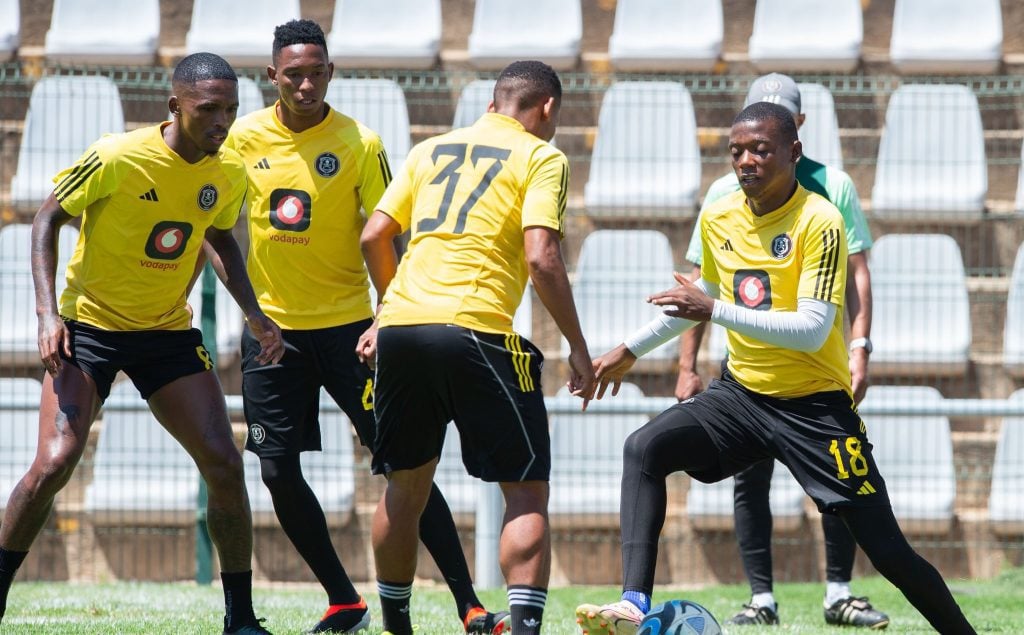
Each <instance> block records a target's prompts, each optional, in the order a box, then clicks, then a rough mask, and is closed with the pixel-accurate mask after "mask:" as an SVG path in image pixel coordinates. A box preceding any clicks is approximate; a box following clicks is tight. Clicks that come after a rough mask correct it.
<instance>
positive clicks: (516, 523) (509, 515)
mask: <svg viewBox="0 0 1024 635" xmlns="http://www.w3.org/2000/svg"><path fill="white" fill-rule="evenodd" d="M501 491H502V493H503V494H504V495H505V518H504V524H503V527H502V530H501V541H500V544H499V553H498V559H499V561H500V563H501V572H502V574H504V576H505V582H506V583H507V584H508V597H509V609H510V610H511V612H512V633H514V634H515V635H519V634H520V633H539V632H540V625H541V622H542V618H543V615H544V603H545V602H546V601H547V588H548V579H549V577H550V575H551V531H550V526H549V524H548V493H549V489H548V484H547V482H546V481H524V482H518V483H502V484H501Z"/></svg>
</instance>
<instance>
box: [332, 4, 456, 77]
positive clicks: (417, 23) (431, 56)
mask: <svg viewBox="0 0 1024 635" xmlns="http://www.w3.org/2000/svg"><path fill="white" fill-rule="evenodd" d="M440 48H441V0H337V2H336V3H335V5H334V20H333V21H332V23H331V32H330V34H329V35H328V36H327V50H329V51H330V52H331V59H332V60H333V61H334V63H335V65H336V66H338V67H339V68H415V69H422V68H430V67H432V66H433V65H434V62H435V61H436V60H437V52H438V50H439V49H440Z"/></svg>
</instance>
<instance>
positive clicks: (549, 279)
mask: <svg viewBox="0 0 1024 635" xmlns="http://www.w3.org/2000/svg"><path fill="white" fill-rule="evenodd" d="M523 240H524V251H525V254H526V266H527V268H528V269H529V271H530V279H531V280H533V288H534V289H536V290H537V297H539V298H540V301H541V302H543V303H544V306H545V307H546V308H547V310H548V312H549V313H550V314H551V317H552V318H554V320H555V324H557V325H558V330H559V331H561V332H562V335H564V336H565V339H566V340H568V342H569V372H570V374H569V381H568V382H567V385H568V386H569V390H570V392H572V394H573V395H575V396H577V397H582V398H583V408H584V410H585V409H586V407H587V404H588V403H589V402H590V400H591V399H592V398H593V396H594V388H595V387H596V383H595V378H594V367H593V363H592V362H591V360H590V352H589V351H587V342H586V340H585V339H584V338H583V329H581V328H580V319H579V315H578V314H577V313H576V303H575V301H574V300H573V298H572V287H571V286H570V285H569V275H568V274H567V273H566V271H565V261H564V260H563V259H562V243H561V236H559V234H558V231H556V230H554V229H551V228H548V227H540V226H537V227H527V228H526V230H525V231H524V232H523Z"/></svg>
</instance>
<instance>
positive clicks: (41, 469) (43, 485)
mask: <svg viewBox="0 0 1024 635" xmlns="http://www.w3.org/2000/svg"><path fill="white" fill-rule="evenodd" d="M79 457H80V455H79V454H76V453H69V452H56V453H52V454H47V455H45V456H40V457H37V458H36V460H35V462H34V463H33V464H32V467H30V468H29V471H28V474H27V475H26V481H27V482H28V483H29V485H30V487H31V489H32V490H33V491H50V492H54V493H56V492H57V491H59V490H60V489H61V488H63V487H64V486H65V485H67V483H68V481H70V480H71V475H72V474H73V473H74V471H75V466H76V465H78V459H79Z"/></svg>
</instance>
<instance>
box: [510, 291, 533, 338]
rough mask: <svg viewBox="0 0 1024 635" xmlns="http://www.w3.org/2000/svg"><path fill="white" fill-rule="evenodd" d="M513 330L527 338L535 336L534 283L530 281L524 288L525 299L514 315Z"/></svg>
mask: <svg viewBox="0 0 1024 635" xmlns="http://www.w3.org/2000/svg"><path fill="white" fill-rule="evenodd" d="M512 330H514V331H515V332H516V333H519V334H520V335H521V336H523V337H525V338H526V339H530V338H531V337H533V285H532V284H530V283H527V284H526V288H525V289H523V301H522V302H520V303H519V308H518V309H516V312H515V314H513V315H512Z"/></svg>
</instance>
